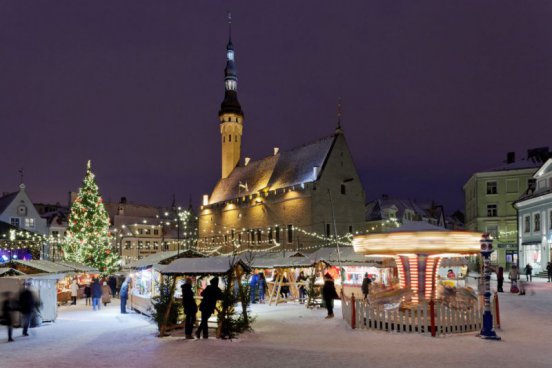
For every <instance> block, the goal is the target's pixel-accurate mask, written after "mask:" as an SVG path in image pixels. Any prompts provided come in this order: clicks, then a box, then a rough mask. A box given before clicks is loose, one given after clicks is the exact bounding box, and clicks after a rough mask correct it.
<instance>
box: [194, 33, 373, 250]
mask: <svg viewBox="0 0 552 368" xmlns="http://www.w3.org/2000/svg"><path fill="white" fill-rule="evenodd" d="M226 51H227V64H226V69H225V96H224V100H223V102H222V104H221V109H220V111H219V122H220V133H221V146H222V157H221V161H222V171H221V179H220V180H219V181H218V183H217V184H216V186H215V188H214V190H213V191H212V193H211V194H210V195H205V196H204V201H203V206H202V208H201V211H200V213H199V246H200V249H201V248H203V249H204V250H206V251H214V250H218V251H219V252H231V251H235V250H237V249H239V250H244V249H250V250H268V249H271V250H307V249H314V248H318V247H321V246H323V245H326V244H331V238H332V237H333V236H334V235H335V234H337V235H338V236H344V235H345V234H347V233H353V232H354V231H355V230H358V229H361V228H362V229H363V228H364V227H365V221H364V198H365V197H364V189H363V187H362V184H361V182H360V178H359V176H358V173H357V171H356V168H355V166H354V163H353V159H352V157H351V154H350V151H349V148H348V145H347V142H346V140H345V135H344V133H343V130H342V129H341V127H340V126H339V123H338V127H337V129H336V131H335V133H334V134H332V135H331V136H328V137H326V138H322V139H320V140H318V141H315V142H312V143H309V144H305V145H303V146H301V147H297V148H294V149H291V150H288V151H280V150H279V149H278V148H274V151H273V154H272V155H270V156H267V157H265V158H262V159H260V160H250V159H249V158H247V157H246V158H242V155H241V143H242V133H243V129H244V114H243V111H242V108H241V105H240V103H239V101H238V95H237V72H236V65H235V59H234V47H233V44H232V41H229V42H228V45H227V50H226Z"/></svg>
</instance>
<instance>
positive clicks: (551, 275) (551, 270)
mask: <svg viewBox="0 0 552 368" xmlns="http://www.w3.org/2000/svg"><path fill="white" fill-rule="evenodd" d="M546 271H547V272H548V282H552V262H548V264H547V265H546Z"/></svg>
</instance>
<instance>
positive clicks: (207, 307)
mask: <svg viewBox="0 0 552 368" xmlns="http://www.w3.org/2000/svg"><path fill="white" fill-rule="evenodd" d="M218 282H219V279H218V277H213V278H212V279H211V281H210V283H209V286H207V287H206V288H205V290H203V291H202V292H201V296H202V297H203V300H202V301H201V304H200V305H199V310H200V311H201V324H200V325H199V328H198V329H197V331H196V337H197V338H198V339H199V338H200V336H201V333H202V332H203V338H204V339H206V338H208V337H209V331H208V325H207V322H208V321H209V318H210V317H211V315H212V314H213V312H214V311H215V308H216V305H217V300H221V299H222V291H221V290H220V288H219V287H218Z"/></svg>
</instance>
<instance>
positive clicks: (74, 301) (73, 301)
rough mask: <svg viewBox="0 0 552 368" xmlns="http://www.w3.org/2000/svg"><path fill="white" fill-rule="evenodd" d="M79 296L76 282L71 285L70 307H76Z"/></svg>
mask: <svg viewBox="0 0 552 368" xmlns="http://www.w3.org/2000/svg"><path fill="white" fill-rule="evenodd" d="M78 295H79V284H77V280H73V282H72V283H71V305H77V296H78Z"/></svg>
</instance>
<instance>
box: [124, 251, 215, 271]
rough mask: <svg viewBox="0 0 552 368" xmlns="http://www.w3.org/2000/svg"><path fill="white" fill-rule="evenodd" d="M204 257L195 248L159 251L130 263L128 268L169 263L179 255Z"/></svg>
mask: <svg viewBox="0 0 552 368" xmlns="http://www.w3.org/2000/svg"><path fill="white" fill-rule="evenodd" d="M179 256H180V257H188V258H189V257H204V256H205V255H204V254H203V253H200V252H196V251H193V250H181V251H180V252H179V251H177V250H173V251H167V252H159V253H155V254H152V255H149V256H147V257H144V258H142V259H139V260H137V261H134V262H131V263H129V264H128V265H127V266H126V268H132V269H139V268H147V267H152V266H156V265H161V264H165V263H168V262H169V261H171V260H172V259H173V258H177V257H179ZM159 268H160V267H156V269H159Z"/></svg>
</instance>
